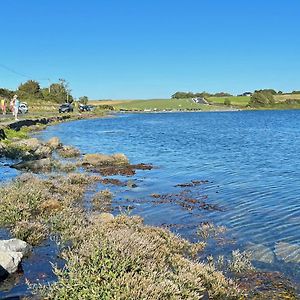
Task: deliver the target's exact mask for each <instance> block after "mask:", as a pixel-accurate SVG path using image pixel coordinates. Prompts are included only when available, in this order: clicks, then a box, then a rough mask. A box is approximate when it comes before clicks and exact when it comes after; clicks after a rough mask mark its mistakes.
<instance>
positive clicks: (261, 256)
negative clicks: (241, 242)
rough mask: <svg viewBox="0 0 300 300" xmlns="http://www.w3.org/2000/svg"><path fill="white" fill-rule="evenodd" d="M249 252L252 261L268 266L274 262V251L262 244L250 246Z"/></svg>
mask: <svg viewBox="0 0 300 300" xmlns="http://www.w3.org/2000/svg"><path fill="white" fill-rule="evenodd" d="M247 252H249V253H250V259H251V260H256V261H260V262H263V263H266V264H271V263H273V262H274V257H275V256H274V253H273V251H272V250H271V249H270V248H268V247H266V246H264V245H262V244H252V243H251V244H250V245H249V246H248V247H247Z"/></svg>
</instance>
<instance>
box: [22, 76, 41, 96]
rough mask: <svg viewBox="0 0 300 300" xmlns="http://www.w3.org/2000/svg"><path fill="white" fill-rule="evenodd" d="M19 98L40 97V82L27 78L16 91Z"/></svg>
mask: <svg viewBox="0 0 300 300" xmlns="http://www.w3.org/2000/svg"><path fill="white" fill-rule="evenodd" d="M17 93H18V95H19V97H20V98H23V99H29V98H35V99H37V98H41V97H42V93H41V87H40V84H39V83H38V82H37V81H35V80H28V81H26V82H25V83H21V84H20V86H19V87H18V91H17Z"/></svg>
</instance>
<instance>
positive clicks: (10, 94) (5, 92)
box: [0, 88, 15, 99]
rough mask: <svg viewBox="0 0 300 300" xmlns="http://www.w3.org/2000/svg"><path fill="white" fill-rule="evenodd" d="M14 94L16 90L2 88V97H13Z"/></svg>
mask: <svg viewBox="0 0 300 300" xmlns="http://www.w3.org/2000/svg"><path fill="white" fill-rule="evenodd" d="M14 94H15V92H14V91H11V90H9V89H5V88H0V97H3V98H7V99H11V98H12V97H13V96H14Z"/></svg>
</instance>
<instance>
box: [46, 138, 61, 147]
mask: <svg viewBox="0 0 300 300" xmlns="http://www.w3.org/2000/svg"><path fill="white" fill-rule="evenodd" d="M47 145H48V146H49V147H50V148H51V149H52V150H55V149H58V148H61V147H62V143H61V142H60V140H59V138H58V137H56V136H54V137H53V138H51V139H50V140H49V141H48V142H47Z"/></svg>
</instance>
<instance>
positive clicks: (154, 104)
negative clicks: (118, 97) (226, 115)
mask: <svg viewBox="0 0 300 300" xmlns="http://www.w3.org/2000/svg"><path fill="white" fill-rule="evenodd" d="M113 106H114V108H115V109H116V110H130V111H145V110H146V111H148V110H149V111H174V110H175V111H177V110H203V111H209V110H220V109H222V107H220V106H216V105H203V104H198V103H194V102H193V101H192V100H191V99H151V100H133V101H130V100H128V101H123V102H122V103H118V104H116V105H113ZM224 108H225V107H224Z"/></svg>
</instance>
